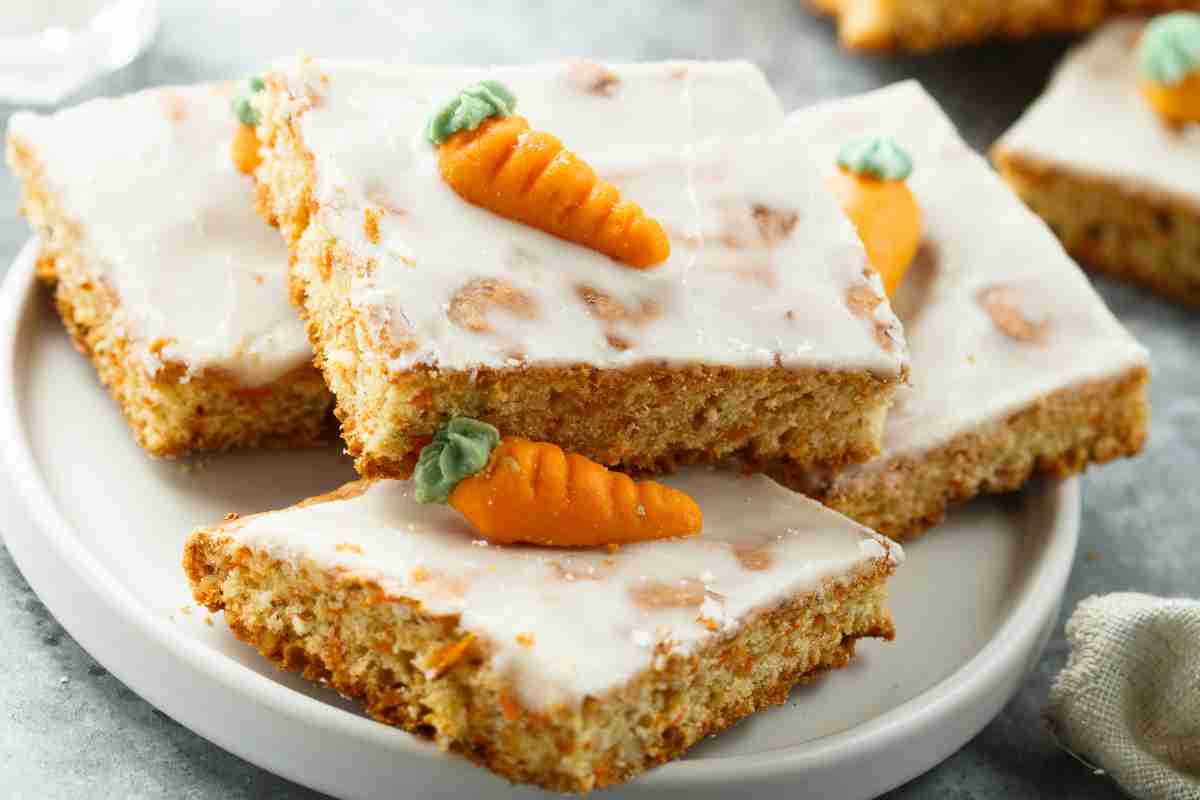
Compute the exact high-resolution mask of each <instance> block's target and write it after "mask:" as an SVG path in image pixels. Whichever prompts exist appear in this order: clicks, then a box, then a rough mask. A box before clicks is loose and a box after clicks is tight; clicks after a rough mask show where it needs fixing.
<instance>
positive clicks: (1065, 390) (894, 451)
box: [774, 82, 1148, 538]
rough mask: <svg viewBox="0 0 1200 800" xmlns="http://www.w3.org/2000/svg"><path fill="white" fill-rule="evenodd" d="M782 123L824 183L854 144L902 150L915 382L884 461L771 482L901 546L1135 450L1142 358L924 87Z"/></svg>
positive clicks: (903, 301)
mask: <svg viewBox="0 0 1200 800" xmlns="http://www.w3.org/2000/svg"><path fill="white" fill-rule="evenodd" d="M789 122H790V124H792V125H793V126H794V127H795V128H796V129H797V131H801V132H802V134H803V135H802V141H803V142H804V144H803V146H804V147H805V148H807V149H809V150H811V151H813V152H814V153H815V154H819V155H820V156H821V157H822V158H823V159H824V161H825V163H826V164H828V165H830V168H832V165H833V163H834V159H835V157H836V155H837V153H838V150H839V148H840V147H841V146H842V145H843V144H844V143H845V142H846V141H847V139H853V138H856V137H860V136H889V137H893V138H894V139H895V140H896V141H897V142H898V143H900V144H901V145H902V146H903V147H904V148H906V149H907V150H908V151H909V153H911V155H912V160H913V164H914V167H913V172H912V176H911V177H910V178H909V180H908V183H909V186H910V188H911V189H912V192H913V194H914V195H915V196H916V199H917V202H918V204H919V205H920V208H921V212H922V215H923V217H924V241H923V243H922V246H921V249H920V251H919V252H918V254H917V258H916V260H915V262H914V263H913V266H912V268H911V269H910V271H909V273H908V274H907V275H906V276H905V278H904V280H903V282H901V284H900V285H899V288H898V289H897V291H896V293H895V297H894V298H893V300H894V303H895V307H896V309H897V313H899V315H900V318H901V319H902V320H903V321H904V325H905V330H906V333H907V336H908V342H909V347H910V349H911V353H912V375H911V379H910V383H911V386H906V387H903V388H902V390H901V391H900V393H899V394H898V395H897V399H896V404H895V406H894V407H893V409H892V412H891V414H890V415H889V416H888V423H887V428H886V430H885V431H884V437H883V452H882V453H881V454H880V455H879V456H878V457H877V458H875V459H873V460H871V461H869V462H867V463H865V464H859V465H854V466H852V467H849V468H847V469H845V470H842V471H840V472H830V471H827V470H798V469H781V470H774V474H776V475H777V476H778V477H780V479H781V480H783V481H784V482H785V483H786V484H787V485H789V486H792V487H793V488H797V489H800V490H802V491H807V492H809V493H811V494H813V495H814V496H816V497H819V498H820V499H821V500H823V501H824V502H826V503H828V504H829V505H831V506H832V507H833V508H836V509H837V510H839V511H841V512H842V513H844V514H847V515H848V516H850V517H853V518H854V519H856V520H858V521H859V522H862V523H863V524H865V525H869V526H870V527H872V528H874V529H876V530H878V531H881V532H883V533H885V534H887V535H889V536H893V537H896V538H904V537H908V536H912V535H915V534H917V533H919V532H921V531H923V530H925V529H926V528H928V527H929V526H931V525H933V524H935V523H936V522H938V521H939V520H940V519H941V518H942V516H943V514H944V512H945V510H946V508H947V506H948V505H949V504H951V503H952V502H955V501H959V500H965V499H968V498H970V497H973V496H975V495H977V494H979V493H981V492H998V491H1008V490H1013V489H1016V488H1018V487H1020V486H1021V485H1022V484H1023V483H1024V482H1025V481H1026V480H1028V479H1029V478H1030V477H1031V476H1032V475H1034V474H1036V473H1047V474H1051V475H1058V476H1063V475H1068V474H1071V473H1074V472H1078V471H1080V470H1082V469H1084V468H1085V467H1086V466H1087V465H1088V464H1091V463H1101V462H1104V461H1108V460H1110V459H1113V458H1116V457H1119V456H1130V455H1133V454H1135V453H1137V452H1138V450H1140V448H1141V446H1142V442H1143V440H1144V438H1145V436H1146V425H1147V416H1148V408H1147V400H1146V382H1147V354H1146V351H1145V350H1144V349H1143V348H1142V347H1141V346H1140V345H1138V343H1137V342H1136V341H1134V339H1133V338H1132V337H1131V336H1130V335H1129V334H1128V333H1127V332H1126V331H1125V329H1124V328H1123V327H1122V326H1121V324H1120V323H1119V322H1118V321H1117V320H1116V319H1115V318H1114V317H1113V315H1112V314H1111V313H1110V312H1109V310H1108V309H1107V307H1106V306H1105V305H1104V302H1103V301H1102V300H1101V299H1100V297H1099V296H1097V294H1096V293H1095V291H1094V290H1093V289H1092V287H1091V285H1090V284H1089V283H1088V280H1087V278H1086V276H1084V275H1083V274H1082V273H1081V272H1080V270H1079V268H1078V267H1077V266H1076V265H1075V264H1074V262H1072V261H1071V259H1070V258H1069V257H1068V256H1067V254H1066V253H1065V252H1063V249H1062V247H1061V245H1060V244H1059V243H1058V241H1057V240H1056V239H1055V238H1054V236H1053V234H1052V233H1051V232H1050V231H1049V229H1047V227H1046V226H1045V225H1044V224H1043V223H1042V222H1041V221H1040V220H1039V219H1038V218H1037V217H1036V216H1034V215H1033V214H1032V213H1031V212H1030V211H1029V210H1028V209H1027V208H1025V207H1024V206H1023V205H1022V204H1021V202H1020V200H1019V199H1018V198H1017V197H1016V196H1014V195H1013V193H1012V192H1010V191H1009V190H1008V188H1007V187H1006V186H1005V185H1004V183H1003V182H1002V181H1001V180H1000V179H999V178H998V177H997V176H996V175H995V173H993V172H992V171H991V170H990V169H989V168H988V165H987V163H986V162H985V161H984V160H983V159H982V158H981V157H979V156H978V155H976V154H975V153H974V152H972V151H971V150H970V148H969V147H968V146H967V145H966V143H965V142H963V141H962V140H961V139H960V138H959V136H958V134H957V132H956V131H955V130H954V127H953V125H952V123H951V122H950V120H949V119H947V117H946V116H945V114H944V113H943V112H942V110H941V109H940V108H939V107H938V106H937V104H936V103H935V102H934V100H933V99H932V98H931V97H929V95H927V94H926V93H925V92H924V90H922V89H921V88H920V86H919V85H918V84H916V83H912V82H910V83H903V84H898V85H896V86H892V87H890V88H887V89H882V90H880V91H877V92H873V93H870V94H866V95H861V96H858V97H854V98H850V99H846V100H838V101H833V102H829V103H826V104H823V105H818V106H815V107H812V108H810V109H807V110H804V111H799V112H797V113H796V114H794V115H793V116H792V117H791V119H790V120H789Z"/></svg>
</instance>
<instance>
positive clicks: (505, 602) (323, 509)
mask: <svg viewBox="0 0 1200 800" xmlns="http://www.w3.org/2000/svg"><path fill="white" fill-rule="evenodd" d="M666 482H667V483H669V484H671V485H673V486H676V487H678V488H680V489H683V490H684V491H687V492H688V493H690V494H691V495H692V496H693V497H694V498H696V500H697V502H699V504H700V507H701V509H702V510H703V512H704V530H703V532H702V533H701V534H700V535H699V536H697V537H695V538H690V539H676V540H670V541H659V542H649V543H643V544H636V545H629V546H625V547H622V548H620V549H618V550H617V551H615V552H613V553H609V552H607V551H606V550H603V549H601V550H586V551H579V550H555V549H550V548H535V547H504V546H486V547H481V546H477V544H476V536H477V534H476V533H475V532H474V531H473V530H472V529H471V528H470V526H469V525H468V524H467V522H466V521H465V520H464V519H463V517H462V516H460V515H459V514H458V512H456V511H454V510H453V509H451V508H450V507H448V506H442V505H420V504H418V503H417V502H416V501H415V500H414V499H413V497H412V484H411V482H409V481H384V482H379V483H376V484H374V485H372V486H371V487H370V488H369V489H368V490H367V491H366V493H365V494H363V495H361V496H359V497H356V498H353V499H350V500H338V501H332V502H327V503H323V504H319V505H313V506H309V507H307V508H291V509H286V510H284V511H277V512H269V513H266V514H260V515H257V516H255V517H251V518H247V519H246V520H245V521H244V524H242V523H235V524H233V525H227V526H226V527H227V528H228V529H229V530H230V534H231V536H232V537H233V538H234V540H235V541H236V542H238V543H240V544H245V545H248V546H250V547H252V548H255V549H260V550H263V551H265V552H267V553H269V554H270V555H271V556H272V557H274V558H280V559H288V560H299V561H305V562H311V563H314V564H316V565H317V566H318V567H320V568H325V569H333V570H337V571H343V570H344V571H345V573H343V574H346V575H355V576H359V575H361V576H362V577H364V578H366V579H369V580H372V581H376V582H377V583H378V584H379V585H380V586H381V588H382V589H383V590H384V591H385V592H386V593H387V594H388V595H389V596H390V597H395V598H401V597H402V598H408V599H411V600H415V601H417V602H419V603H420V604H421V606H422V607H423V608H424V609H425V610H426V611H428V612H429V613H432V614H437V615H447V614H449V615H459V616H460V623H459V624H460V625H461V627H462V628H463V629H464V630H465V631H468V632H470V633H473V634H475V635H476V636H479V637H481V638H482V639H484V640H485V641H487V642H488V643H489V644H490V645H491V648H492V649H491V653H492V655H491V661H490V663H489V665H488V666H489V668H490V669H492V670H494V671H495V672H496V674H497V675H498V676H499V677H500V678H501V679H503V680H511V681H512V685H513V687H514V689H515V690H516V692H517V694H518V696H519V697H520V698H521V700H522V702H523V703H524V704H525V705H527V706H528V707H530V708H535V709H536V708H545V707H548V706H553V705H556V704H560V703H565V704H572V705H573V704H576V703H578V702H580V700H581V699H582V698H583V697H585V696H588V695H593V696H595V695H600V694H602V693H603V692H605V691H606V690H609V689H613V688H615V687H619V686H621V685H622V684H624V683H626V682H628V681H629V680H630V679H632V678H633V677H634V676H636V675H637V674H638V673H639V672H642V671H644V670H646V669H649V668H651V667H654V666H656V665H655V657H656V653H655V648H656V647H657V646H658V645H659V644H660V643H662V642H670V644H671V650H672V652H675V653H682V654H686V653H689V652H693V651H695V650H696V649H697V648H698V647H701V646H703V645H705V644H707V643H709V642H711V641H713V640H714V637H718V636H722V635H727V634H729V633H730V632H732V631H735V630H736V629H737V628H738V627H739V626H740V625H742V624H743V623H744V622H745V621H747V620H748V619H751V618H753V617H754V615H755V614H756V613H758V612H760V611H763V610H767V609H770V608H772V607H773V606H775V605H776V604H778V603H779V602H780V601H782V600H784V599H785V598H789V597H795V596H798V595H802V594H806V593H810V592H815V591H820V590H821V589H822V588H823V587H824V586H826V585H827V582H829V581H832V582H842V581H845V580H847V579H849V578H850V576H851V574H852V573H853V572H854V571H855V570H856V569H858V568H865V567H869V566H870V565H871V564H878V563H880V562H881V561H884V560H888V561H890V562H891V563H896V562H898V561H899V560H900V558H901V557H902V554H903V551H902V550H901V548H900V547H899V546H898V545H896V544H895V543H894V542H891V541H889V540H887V539H885V538H883V537H882V536H877V535H876V534H873V533H871V532H870V531H869V530H867V529H866V528H864V527H862V526H860V525H858V524H856V523H854V522H851V521H850V520H848V519H846V518H845V517H843V516H841V515H840V514H837V513H835V512H833V511H830V510H829V509H826V508H824V507H823V506H821V505H819V504H818V503H815V502H813V501H811V500H809V499H807V498H805V497H803V496H801V495H799V494H795V493H793V492H790V491H788V490H786V489H783V488H782V487H780V486H778V485H776V484H775V483H773V482H771V481H770V480H769V479H767V478H764V477H761V476H755V477H744V476H741V475H738V474H736V473H733V472H726V471H719V470H714V469H711V468H696V469H691V470H687V471H685V472H683V473H680V474H677V475H675V476H672V477H670V478H668V479H666ZM339 545H340V547H339ZM746 549H750V550H753V551H754V552H755V553H756V554H758V558H757V559H756V560H750V559H749V558H747V559H746V560H747V562H748V563H749V564H750V565H751V567H753V568H751V567H748V566H744V565H743V562H742V560H740V559H739V557H738V553H739V552H744V551H745V550H746ZM359 550H361V552H359ZM701 581H702V583H701ZM648 583H655V584H660V585H665V586H678V587H683V588H684V589H685V593H690V595H691V596H692V597H693V598H694V602H693V604H692V605H690V606H688V607H684V608H653V607H649V606H648V605H647V604H645V603H638V602H636V600H635V594H636V592H637V587H639V586H640V587H645V586H646V585H647V584H648ZM704 620H711V622H712V624H706V622H705V621H704ZM714 628H715V630H714ZM518 636H520V637H521V638H522V639H523V640H524V642H525V644H522V643H521V642H519V641H518V638H517V637H518ZM530 643H532V644H530ZM659 668H661V667H659Z"/></svg>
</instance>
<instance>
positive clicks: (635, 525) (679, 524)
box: [450, 436, 703, 547]
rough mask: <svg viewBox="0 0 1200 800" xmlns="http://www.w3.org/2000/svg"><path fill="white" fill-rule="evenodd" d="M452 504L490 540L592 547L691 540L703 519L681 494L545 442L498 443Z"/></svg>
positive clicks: (515, 439)
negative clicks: (678, 538) (638, 479)
mask: <svg viewBox="0 0 1200 800" xmlns="http://www.w3.org/2000/svg"><path fill="white" fill-rule="evenodd" d="M450 505H451V506H453V507H454V508H455V509H457V510H458V511H459V512H460V513H461V514H462V515H463V516H465V517H466V518H467V519H468V520H469V521H470V522H471V524H472V525H474V526H475V527H476V528H477V529H479V532H480V533H482V534H483V535H484V537H485V538H486V539H488V541H491V542H494V543H497V544H511V543H514V542H528V543H531V544H541V545H550V546H555V547H597V546H600V545H606V544H627V543H630V542H637V541H645V540H649V539H666V538H671V537H676V536H691V535H694V534H696V533H699V532H700V528H701V525H702V522H703V518H702V515H701V513H700V506H698V505H697V504H696V501H695V500H693V499H692V498H691V497H689V496H688V495H687V494H685V493H684V492H681V491H679V490H677V489H672V488H671V487H669V486H664V485H662V484H661V483H657V482H655V481H641V482H634V481H633V480H632V479H631V478H630V477H629V476H628V475H624V474H622V473H620V472H613V471H611V470H609V469H607V468H605V467H604V466H602V465H600V464H597V463H596V462H595V461H592V460H591V459H588V458H585V457H584V456H581V455H577V454H574V453H572V454H569V455H568V454H566V453H564V452H563V451H562V448H560V447H558V446H556V445H553V444H549V443H546V442H531V441H529V440H528V439H521V438H518V437H513V436H506V437H504V438H503V439H501V440H500V443H499V444H497V445H496V447H495V449H494V450H492V453H491V456H490V457H489V459H488V463H487V466H486V467H484V468H483V469H482V470H481V471H480V472H478V473H476V474H475V475H472V476H470V477H468V478H464V479H463V480H462V481H460V482H459V484H458V485H457V486H456V487H455V488H454V491H453V492H451V494H450Z"/></svg>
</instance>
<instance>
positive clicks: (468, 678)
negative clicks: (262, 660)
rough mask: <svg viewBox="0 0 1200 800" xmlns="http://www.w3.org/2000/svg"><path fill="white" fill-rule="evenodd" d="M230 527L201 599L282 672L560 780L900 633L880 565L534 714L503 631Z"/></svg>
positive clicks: (628, 762)
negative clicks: (248, 538)
mask: <svg viewBox="0 0 1200 800" xmlns="http://www.w3.org/2000/svg"><path fill="white" fill-rule="evenodd" d="M355 486H358V487H361V486H362V484H357V485H356V484H351V486H350V489H349V491H351V492H353V491H354V487H355ZM238 524H239V521H238V520H233V521H231V522H227V523H226V526H228V525H235V526H236V525H238ZM226 526H221V527H217V528H211V529H202V530H200V531H197V532H196V533H195V534H193V535H192V537H191V538H190V539H189V540H188V543H187V546H186V549H185V553H184V559H183V566H184V570H185V571H186V573H187V575H188V579H189V580H190V581H191V585H192V590H193V594H194V596H195V598H196V600H197V601H198V602H200V603H201V604H203V605H205V606H206V607H208V608H209V609H210V610H212V611H214V612H215V611H221V610H223V611H224V614H225V619H226V621H227V623H228V624H229V626H230V629H231V631H232V632H233V633H234V635H236V636H237V637H238V638H239V639H241V640H242V641H244V642H246V643H248V644H250V645H252V646H253V647H255V648H256V649H258V650H259V652H260V653H262V654H263V655H264V656H266V657H267V658H269V659H271V660H272V661H273V662H274V663H275V664H276V665H277V666H279V667H280V668H281V669H288V670H292V671H295V672H299V673H301V674H302V675H304V677H305V678H307V679H309V680H314V681H321V682H324V683H327V684H328V685H330V686H331V687H333V688H334V689H336V690H337V691H338V692H340V693H341V694H343V695H345V696H347V697H351V698H355V699H358V700H361V701H363V703H364V705H365V707H366V710H367V712H368V713H369V714H370V715H371V716H372V717H374V718H375V719H377V720H379V721H380V722H384V723H386V724H389V725H394V726H397V727H400V728H403V729H405V730H407V731H409V732H411V733H414V734H416V735H419V736H423V737H426V738H430V739H433V740H435V741H436V742H437V743H438V745H439V746H440V747H442V748H443V749H446V750H450V751H452V752H456V753H459V754H460V755H463V756H465V757H467V758H469V759H470V760H472V761H473V762H475V763H476V764H479V765H481V766H485V767H487V768H488V769H490V770H492V771H493V772H496V773H497V774H499V775H501V776H503V777H505V778H507V779H509V780H511V781H514V782H518V783H529V784H534V785H537V786H541V787H543V788H547V789H552V790H557V791H571V792H586V791H589V790H591V789H596V788H602V787H604V786H609V785H613V784H617V783H621V782H623V781H626V780H629V779H630V778H632V777H634V776H636V775H638V774H640V773H641V772H643V771H645V770H647V769H649V768H651V767H654V766H656V765H658V764H662V763H665V762H666V761H669V760H671V759H674V758H676V757H678V756H679V755H680V754H681V753H683V752H684V751H685V750H686V749H687V748H688V747H690V746H691V745H693V744H695V743H696V742H697V741H699V740H700V739H702V738H703V737H705V736H708V735H711V734H714V733H717V732H719V731H721V730H724V729H726V728H728V727H729V726H731V725H733V724H735V723H736V722H737V721H739V720H740V719H742V718H744V717H745V716H747V715H749V714H752V713H754V712H756V711H758V710H761V709H763V708H767V707H769V706H772V705H777V704H780V703H782V702H784V700H785V699H786V698H787V696H788V692H789V691H790V690H791V688H792V687H793V686H794V685H796V684H797V683H800V682H803V681H806V680H810V679H811V678H813V677H815V676H816V675H817V674H818V673H820V672H822V671H824V670H827V669H834V668H839V667H843V666H845V665H846V664H847V663H848V662H849V659H850V657H851V655H852V654H853V650H854V642H855V641H856V640H857V639H858V638H861V637H864V636H876V637H883V638H886V639H891V638H892V636H893V635H894V630H893V626H892V621H891V618H890V615H889V614H888V612H887V610H886V608H885V607H884V597H885V595H884V591H883V588H882V586H883V582H884V580H885V579H886V578H887V576H888V574H890V572H891V570H892V567H891V566H887V565H884V564H882V563H880V564H879V565H877V566H875V567H873V568H871V569H867V570H864V571H862V572H861V573H860V574H857V575H856V576H854V578H853V579H852V580H851V581H850V582H849V583H847V584H844V585H843V584H839V583H834V582H831V583H829V584H828V585H826V586H825V587H823V588H822V590H821V591H820V592H816V593H812V594H808V595H806V596H803V597H798V598H792V599H789V600H785V601H784V602H782V603H780V604H778V605H777V606H776V607H774V608H772V609H770V610H767V611H765V612H763V613H762V614H760V615H758V617H757V618H755V619H753V620H751V621H749V622H747V623H746V624H745V625H743V626H742V627H741V628H740V629H739V630H738V631H737V632H735V633H734V634H732V635H730V636H726V637H723V638H721V639H720V640H719V641H717V642H716V643H715V644H713V645H710V646H708V647H706V648H704V649H703V650H702V651H701V652H698V653H696V654H693V655H690V656H686V657H685V656H680V655H671V654H670V653H669V652H668V651H666V650H664V651H663V655H664V656H665V662H664V664H665V666H664V667H663V668H662V669H661V670H647V671H646V672H644V673H642V674H641V675H639V676H638V677H636V678H635V679H634V680H632V681H631V682H630V683H628V684H626V685H625V686H623V687H620V688H618V689H616V690H614V691H612V692H611V693H609V694H607V695H605V696H603V697H589V698H586V699H585V700H584V701H583V702H582V704H580V705H579V706H577V707H568V706H560V707H554V708H551V709H547V710H545V711H530V710H528V709H525V708H522V707H521V705H520V703H519V702H518V701H517V700H516V699H515V695H514V694H513V693H512V692H511V691H509V689H508V685H507V683H506V682H505V681H504V680H503V679H501V678H499V677H498V676H497V675H496V674H494V673H492V672H491V671H490V670H489V669H488V668H487V664H486V655H487V652H488V643H487V642H486V641H480V640H478V639H476V638H474V637H471V636H469V635H468V634H466V632H464V631H463V630H462V629H461V628H459V626H458V620H457V618H455V617H447V616H440V617H439V616H433V615H429V614H426V613H425V612H424V611H423V610H422V609H421V608H420V606H419V604H418V603H416V602H415V601H412V600H407V599H405V598H402V597H389V596H387V594H386V593H385V592H384V591H383V590H382V589H381V588H380V587H379V586H378V585H377V584H375V583H373V582H372V581H370V580H369V579H364V578H363V577H361V576H354V575H348V574H346V573H337V572H335V571H327V570H323V569H322V568H320V567H319V566H317V565H315V564H311V563H307V562H301V563H296V562H287V561H279V560H274V559H272V558H271V557H270V556H269V555H267V554H266V553H264V552H261V551H256V550H253V549H251V548H249V547H247V546H245V545H242V544H239V543H237V542H235V541H233V540H232V539H231V538H230V537H229V535H228V534H227V533H225V532H224V528H225V527H226ZM464 643H465V644H464ZM445 653H451V654H452V655H451V656H450V657H448V658H441V659H440V660H439V654H445ZM431 665H433V666H432V667H431Z"/></svg>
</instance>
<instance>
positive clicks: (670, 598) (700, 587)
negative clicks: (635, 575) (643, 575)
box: [629, 578, 704, 609]
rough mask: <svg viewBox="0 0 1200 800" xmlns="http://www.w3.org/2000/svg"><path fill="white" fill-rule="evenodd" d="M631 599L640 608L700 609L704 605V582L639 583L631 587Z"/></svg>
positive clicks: (692, 580)
mask: <svg viewBox="0 0 1200 800" xmlns="http://www.w3.org/2000/svg"><path fill="white" fill-rule="evenodd" d="M629 597H630V599H632V600H633V602H634V603H635V604H636V605H637V606H638V607H639V608H646V609H663V608H699V607H700V606H701V605H703V603H704V582H703V581H701V580H698V579H696V578H681V579H680V580H677V581H657V580H644V581H637V582H635V583H633V584H631V585H630V586H629Z"/></svg>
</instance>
